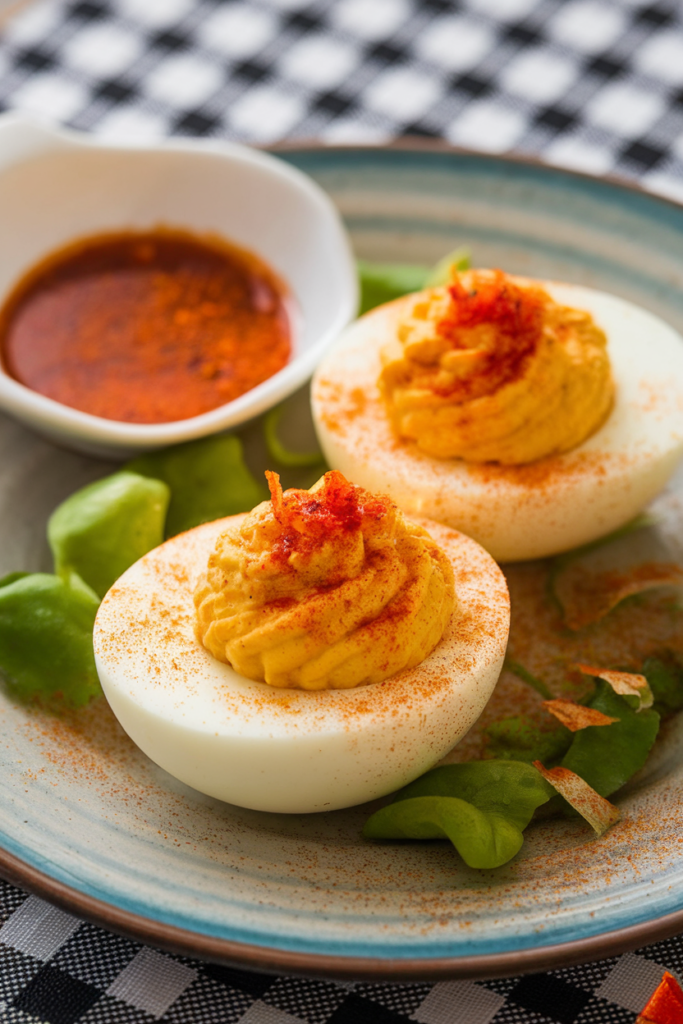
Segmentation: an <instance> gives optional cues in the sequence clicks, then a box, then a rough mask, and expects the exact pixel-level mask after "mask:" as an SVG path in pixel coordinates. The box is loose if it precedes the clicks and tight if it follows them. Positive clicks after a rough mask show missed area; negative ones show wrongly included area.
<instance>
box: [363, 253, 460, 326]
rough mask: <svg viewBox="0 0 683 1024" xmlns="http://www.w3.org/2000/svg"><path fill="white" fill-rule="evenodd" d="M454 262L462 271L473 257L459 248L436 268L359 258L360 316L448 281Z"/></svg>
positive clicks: (444, 258) (436, 265) (443, 258)
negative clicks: (375, 261) (403, 296)
mask: <svg viewBox="0 0 683 1024" xmlns="http://www.w3.org/2000/svg"><path fill="white" fill-rule="evenodd" d="M453 265H455V266H456V267H457V269H458V270H467V268H468V267H469V266H470V256H469V253H468V252H467V250H466V249H455V250H454V251H453V252H449V253H447V254H446V255H445V256H444V257H442V259H440V260H439V261H438V263H436V264H435V265H434V266H433V267H427V266H421V265H417V264H410V263H373V262H371V261H370V260H358V262H357V267H358V277H359V280H360V293H361V299H360V309H359V310H358V315H359V316H362V314H363V313H367V312H368V310H370V309H374V308H375V306H381V305H382V304H383V303H385V302H391V301H392V300H393V299H399V298H400V297H401V296H402V295H409V294H410V293H411V292H419V291H422V289H423V288H434V287H436V286H437V285H440V284H445V283H446V281H447V280H448V276H449V274H450V269H451V266H453Z"/></svg>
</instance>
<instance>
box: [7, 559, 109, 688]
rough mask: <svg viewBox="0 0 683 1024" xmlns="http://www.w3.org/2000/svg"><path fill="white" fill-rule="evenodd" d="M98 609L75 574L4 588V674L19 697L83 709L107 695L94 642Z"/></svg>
mask: <svg viewBox="0 0 683 1024" xmlns="http://www.w3.org/2000/svg"><path fill="white" fill-rule="evenodd" d="M17 575H18V574H17ZM98 605H99V601H98V599H97V597H96V595H95V594H93V592H92V591H91V590H90V588H89V587H87V586H86V585H85V584H84V583H83V582H82V581H81V580H79V579H78V578H77V577H75V576H74V575H73V574H72V575H70V577H69V578H68V580H65V579H62V578H61V577H59V576H52V575H49V574H48V573H32V574H30V575H24V576H22V577H21V578H19V579H15V580H14V582H11V583H5V584H4V586H2V587H0V674H1V675H2V677H3V678H4V681H5V683H6V685H7V687H8V689H9V690H10V691H11V693H12V694H13V696H15V697H18V698H19V699H21V700H30V699H32V698H35V697H40V698H41V699H42V700H43V702H44V703H45V704H47V705H50V703H51V702H52V701H53V700H56V699H57V698H60V699H61V700H62V701H63V702H64V703H66V704H68V705H70V706H72V707H80V706H82V705H83V704H87V703H88V701H89V700H90V699H91V698H92V697H94V696H96V695H97V694H99V693H100V692H101V691H100V684H99V680H98V678H97V670H96V668H95V657H94V654H93V644H92V630H93V623H94V622H95V615H96V613H97V608H98Z"/></svg>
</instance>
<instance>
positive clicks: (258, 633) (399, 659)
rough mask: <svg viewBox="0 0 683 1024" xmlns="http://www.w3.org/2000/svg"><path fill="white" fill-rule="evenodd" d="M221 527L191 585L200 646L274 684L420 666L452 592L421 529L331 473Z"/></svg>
mask: <svg viewBox="0 0 683 1024" xmlns="http://www.w3.org/2000/svg"><path fill="white" fill-rule="evenodd" d="M267 477H268V483H269V486H270V490H271V500H270V501H266V502H262V504H260V505H258V506H257V507H256V508H255V509H254V510H253V511H252V512H251V513H249V515H248V516H247V517H246V518H245V519H244V520H243V521H242V523H241V525H240V526H239V527H236V528H232V529H228V530H226V531H225V533H223V534H222V535H221V536H220V538H219V540H218V542H217V544H216V548H215V550H214V552H213V553H212V554H211V556H210V558H209V564H208V567H207V570H206V572H205V573H204V574H203V575H202V577H201V578H200V580H199V582H198V584H197V587H196V590H195V606H196V628H197V635H198V638H199V640H200V641H201V643H202V644H203V645H204V647H206V649H207V650H208V651H210V653H211V654H212V655H213V656H214V657H215V658H217V659H218V660H219V661H223V662H225V663H227V664H230V665H232V667H233V668H234V669H235V670H236V671H237V672H239V673H240V674H241V675H243V676H246V677H247V678H248V679H254V680H260V681H262V682H266V683H269V684H270V685H271V686H280V687H286V686H289V687H299V688H302V689H307V690H321V689H328V688H349V687H354V686H359V685H363V684H368V683H374V682H379V681H381V680H382V679H386V678H388V677H389V676H391V675H394V674H395V673H397V672H399V671H401V670H403V669H409V668H413V667H414V666H415V665H417V664H419V663H420V662H421V661H422V660H423V659H424V658H425V657H427V655H428V654H429V653H430V652H431V651H432V650H433V649H434V647H435V646H436V644H437V643H438V642H439V640H440V639H441V637H442V635H443V633H444V631H445V628H446V625H447V624H448V622H449V620H450V618H451V615H452V613H453V608H454V603H455V597H454V589H453V572H452V569H451V565H450V562H449V561H448V559H447V557H446V556H445V554H444V553H443V552H442V551H441V549H440V548H439V547H438V546H437V545H436V544H435V543H434V541H433V540H432V539H431V537H430V536H429V534H428V533H427V532H426V531H425V530H423V529H421V528H420V527H418V526H415V525H414V524H412V523H410V522H408V521H407V520H406V519H404V517H403V515H402V513H401V512H400V510H399V509H398V507H397V506H396V505H395V504H394V503H393V502H392V501H390V499H389V498H385V497H377V496H374V495H371V494H370V493H369V492H367V491H365V490H363V489H362V488H360V487H355V486H354V485H353V484H351V483H349V482H348V481H347V480H346V479H345V478H344V477H343V476H342V474H341V473H338V472H330V473H326V474H325V476H324V477H323V478H322V480H320V481H319V482H318V484H316V485H315V486H314V487H313V488H311V490H310V491H306V490H289V491H286V492H284V493H283V491H282V488H281V486H280V482H279V478H278V476H277V474H275V473H268V474H267Z"/></svg>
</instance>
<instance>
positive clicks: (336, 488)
mask: <svg viewBox="0 0 683 1024" xmlns="http://www.w3.org/2000/svg"><path fill="white" fill-rule="evenodd" d="M266 479H267V480H268V487H269V488H270V494H271V501H272V503H273V513H274V515H275V518H276V519H277V521H278V523H279V525H280V527H281V528H282V537H281V539H280V542H279V545H277V547H278V548H279V549H280V551H281V553H282V554H283V555H284V556H286V557H289V555H290V554H291V553H292V551H295V550H296V551H303V550H310V549H311V548H313V547H318V546H320V545H321V544H323V543H324V542H325V541H326V540H329V539H330V538H331V537H335V536H337V537H338V536H340V535H343V534H348V533H353V532H355V531H357V530H360V529H361V527H362V525H363V521H364V520H368V519H374V520H379V519H381V518H382V517H383V516H385V515H386V513H387V511H388V508H389V506H390V505H391V502H390V500H389V499H388V498H383V497H380V496H375V495H373V494H370V493H369V492H368V491H365V490H363V488H362V487H356V486H355V485H354V484H352V483H349V481H348V480H347V479H346V477H345V476H344V475H343V474H342V473H340V472H339V471H338V470H332V471H331V472H329V473H326V474H325V476H324V478H323V485H322V487H320V488H319V489H318V490H317V491H313V492H311V491H305V490H296V489H294V488H292V489H291V490H288V491H284V492H283V490H282V487H281V485H280V477H279V476H278V474H277V473H273V472H271V471H270V470H266Z"/></svg>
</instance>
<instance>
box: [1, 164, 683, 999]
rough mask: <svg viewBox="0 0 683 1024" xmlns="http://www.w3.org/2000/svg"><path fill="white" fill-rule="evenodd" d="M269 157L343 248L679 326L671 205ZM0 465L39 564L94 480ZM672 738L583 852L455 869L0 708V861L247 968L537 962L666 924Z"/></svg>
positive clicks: (94, 711) (547, 183) (555, 830)
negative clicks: (320, 213) (588, 298)
mask: <svg viewBox="0 0 683 1024" xmlns="http://www.w3.org/2000/svg"><path fill="white" fill-rule="evenodd" d="M285 158H286V159H287V160H289V161H291V162H292V163H294V164H296V165H297V166H298V167H300V168H302V169H303V170H304V171H307V172H308V173H310V174H312V175H313V177H315V178H316V179H317V180H318V181H319V182H320V184H321V185H322V186H323V187H324V188H325V189H326V190H327V191H328V192H329V193H330V194H331V195H332V197H333V198H334V200H335V202H336V203H337V204H338V206H339V208H340V209H341V211H342V214H343V216H344V218H345V220H346V223H347V225H348V227H349V229H350V232H351V234H352V237H353V240H354V243H355V245H356V248H357V251H358V252H359V253H360V254H362V255H363V256H366V257H369V258H379V259H391V260H406V261H409V262H412V263H416V262H427V263H429V262H431V261H433V260H435V259H436V258H437V257H439V256H441V255H442V254H443V253H444V252H445V251H447V250H449V249H451V248H453V247H455V246H456V245H463V244H464V245H467V246H468V247H469V248H470V249H471V250H472V253H473V255H474V259H475V262H476V263H477V264H479V265H484V266H486V265H489V266H490V265H492V266H502V267H504V268H506V269H507V270H509V271H513V272H516V273H521V274H529V275H537V276H540V277H552V278H558V279H560V280H567V281H578V282H581V283H585V284H588V285H592V286H595V287H597V288H602V289H605V290H607V291H611V292H614V293H616V294H618V295H623V296H625V297H627V298H629V299H631V300H633V301H635V302H638V303H640V304H642V305H643V306H645V307H646V308H648V309H651V310H653V311H654V312H655V313H658V314H660V315H661V316H663V317H664V318H665V319H667V320H669V321H670V322H671V323H673V324H674V325H675V326H677V327H678V328H679V329H683V209H679V208H678V207H676V206H674V205H671V204H668V203H666V202H664V201H661V200H658V199H655V198H652V197H648V196H646V195H644V194H642V193H639V192H637V191H633V190H630V189H627V188H623V187H620V186H618V185H615V184H613V183H608V182H598V181H593V180H589V179H586V178H582V177H580V176H575V175H571V174H568V173H564V172H560V171H555V170H550V169H548V168H542V167H540V166H534V165H527V164H523V163H516V162H512V161H507V160H502V159H496V158H487V157H476V156H471V155H464V154H457V153H454V152H450V151H430V150H422V149H415V148H412V149H411V148H409V147H406V148H401V147H398V148H388V149H366V148H363V149H351V150H322V149H317V148H309V149H306V148H303V149H299V150H297V151H288V152H286V153H285ZM302 410H303V406H302ZM302 415H303V412H302ZM0 467H1V468H0V541H1V543H0V571H3V572H7V571H11V570H14V569H28V570H36V569H44V568H49V558H48V552H47V548H46V543H45V540H44V527H45V521H46V517H47V515H48V513H49V511H50V510H51V509H52V508H53V507H54V505H55V504H56V503H57V502H58V501H59V500H61V499H62V498H63V497H64V496H66V495H67V494H69V493H70V492H71V491H72V490H73V489H74V488H76V487H78V486H80V485H82V484H83V483H85V482H86V481H88V480H91V479H93V478H95V477H97V476H98V475H101V474H102V473H104V472H108V471H110V466H109V465H107V464H103V463H98V462H95V461H93V460H91V459H88V458H85V457H82V456H77V455H74V454H71V453H68V452H65V451H62V450H58V449H56V448H54V447H52V446H51V445H50V444H49V443H47V442H45V441H42V440H40V439H38V438H36V437H34V436H32V435H30V434H29V433H27V432H26V431H25V430H24V429H23V428H21V427H19V426H17V425H15V424H14V423H12V422H10V421H9V420H2V421H0ZM668 507H670V508H674V509H675V508H676V507H677V506H676V502H675V500H673V501H669V503H668ZM682 719H683V716H682ZM682 732H683V725H682V726H679V725H678V723H674V725H673V727H672V728H671V729H669V735H668V738H667V741H666V742H665V743H664V744H662V745H661V746H660V749H659V752H658V755H657V758H656V760H653V761H652V762H651V763H650V765H649V767H648V771H647V772H646V774H645V775H644V776H643V777H642V778H641V780H640V782H639V784H638V785H637V786H635V787H632V788H631V790H630V791H629V792H628V794H627V795H625V796H623V797H622V798H621V800H620V805H621V807H622V811H623V812H624V822H623V823H622V824H620V825H618V826H616V827H615V828H613V829H612V830H611V831H610V832H609V833H607V835H606V836H605V837H604V838H603V839H601V840H599V841H594V842H592V841H587V832H586V829H585V827H584V826H583V825H582V824H581V823H580V822H569V821H553V822H548V823H545V824H542V825H538V826H534V827H533V828H531V829H530V830H529V832H528V834H527V841H526V842H525V846H524V848H523V852H522V854H521V855H519V856H518V857H517V858H516V859H515V860H514V861H513V862H511V863H510V864H508V865H507V866H506V867H504V868H501V869H498V870H496V871H472V870H468V869H466V868H465V867H464V866H463V864H462V863H461V862H460V861H459V860H458V858H457V857H456V856H455V855H454V853H453V851H452V849H451V848H450V847H449V845H448V844H445V843H443V844H442V843H433V844H412V843H406V844H398V843H396V844H393V843H392V844H386V845H381V844H376V845H375V844H370V843H366V842H364V841H363V840H362V839H361V838H360V835H359V832H360V827H361V825H362V823H363V821H364V820H365V818H366V817H367V813H368V809H367V808H354V809H352V810H348V811H339V812H335V813H332V814H324V815H310V816H303V815H302V816H285V815H273V814H263V813H256V812H252V811H246V810H241V809H239V808H235V807H231V806H228V805H226V804H221V803H218V802H217V801H215V800H212V799H209V798H207V797H203V796H201V795H200V794H198V793H196V792H194V791H191V790H189V789H187V788H186V787H184V786H183V785H181V784H180V783H178V782H176V781H174V780H173V779H172V778H171V777H170V776H168V775H166V774H165V773H164V772H163V771H161V770H160V769H158V768H157V767H156V766H155V765H154V764H152V763H150V762H149V761H148V760H146V758H145V757H144V756H143V755H142V754H140V753H139V752H138V751H137V750H136V748H134V747H133V746H132V744H131V743H130V742H129V741H128V740H127V738H126V737H125V736H124V735H123V734H122V733H121V731H120V729H119V728H118V726H117V725H116V723H115V722H114V721H113V719H112V718H111V715H110V714H109V712H108V710H107V708H106V706H105V705H104V703H103V702H99V703H98V704H96V705H95V706H94V707H92V708H90V709H88V710H87V711H86V712H84V713H82V714H80V715H79V716H77V717H76V716H75V717H74V718H73V719H72V720H57V719H50V718H47V717H45V716H43V715H41V714H39V713H37V712H30V713H28V712H27V711H26V710H24V709H21V708H19V707H17V706H15V705H13V704H12V703H9V702H3V703H2V705H1V708H0V761H1V766H0V771H1V773H2V787H0V846H1V847H2V848H3V851H2V852H1V853H0V871H1V872H2V873H3V874H4V875H5V876H6V877H8V878H10V880H13V881H15V882H17V883H19V884H21V885H23V886H25V887H27V888H30V889H32V890H33V891H36V892H38V893H40V894H41V895H43V896H45V897H47V898H48V899H52V900H54V901H56V902H59V903H61V905H63V906H65V907H67V908H69V909H71V910H72V911H74V912H75V913H77V914H81V915H83V916H85V917H89V918H91V919H93V920H96V921H98V922H100V923H102V924H104V925H105V926H108V927H111V928H113V929H116V930H119V931H123V932H126V933H127V934H129V935H133V936H136V937H138V938H140V939H142V940H145V941H148V942H152V943H154V944H156V945H160V946H165V947H167V948H171V949H176V950H183V951H185V952H188V953H191V954H194V955H197V956H200V957H206V958H212V959H217V960H224V961H227V962H232V963H242V964H245V965H248V966H253V967H259V968H261V969H264V968H271V969H276V970H290V971H300V972H303V973H309V974H315V973H317V974H324V975H328V976H349V977H351V976H354V977H361V976H364V977H375V978H394V979H401V980H407V979H417V978H435V977H449V976H450V977H456V976H470V977H477V976H484V975H494V974H499V975H502V974H505V973H517V972H519V971H522V970H531V969H541V968H544V967H548V966H551V965H553V964H557V963H567V962H569V961H571V960H579V959H589V958H591V957H596V956H604V955H607V954H608V953H613V952H617V951H618V950H621V949H625V948H627V947H629V946H635V945H637V944H640V943H643V942H645V941H647V940H649V939H654V938H658V937H663V936H665V935H667V934H673V933H674V932H675V931H677V930H680V929H681V928H682V927H683V846H682V845H681V843H680V837H681V835H683V800H681V795H682V792H683V767H681V765H680V764H679V760H678V758H677V750H678V748H679V747H680V743H679V738H680V734H681V733H682Z"/></svg>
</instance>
